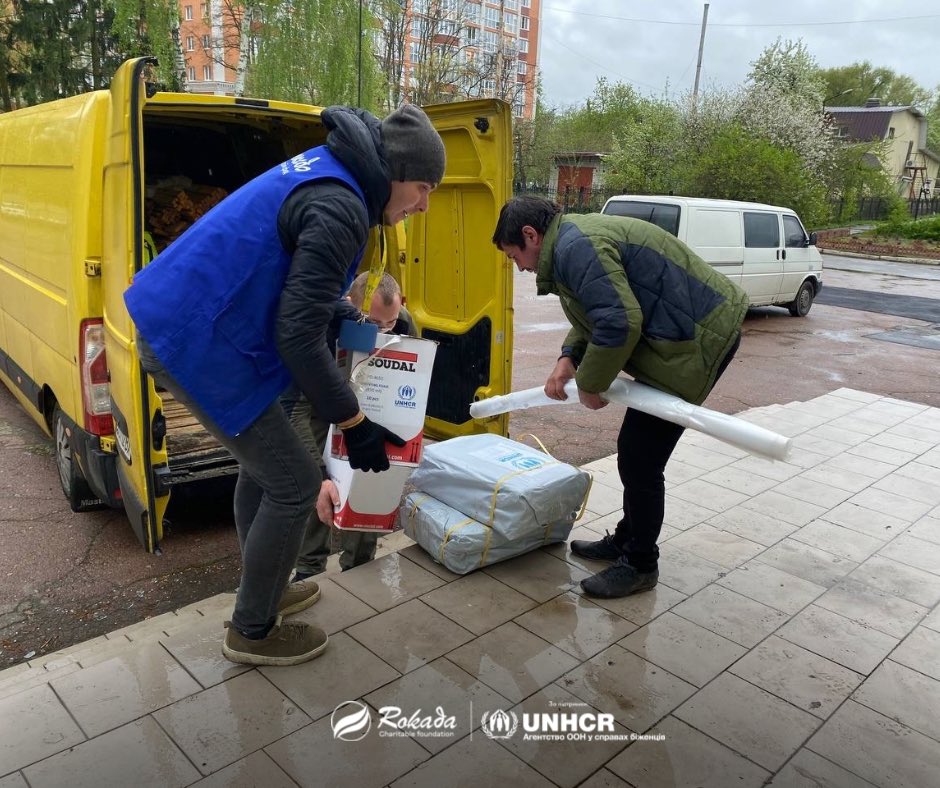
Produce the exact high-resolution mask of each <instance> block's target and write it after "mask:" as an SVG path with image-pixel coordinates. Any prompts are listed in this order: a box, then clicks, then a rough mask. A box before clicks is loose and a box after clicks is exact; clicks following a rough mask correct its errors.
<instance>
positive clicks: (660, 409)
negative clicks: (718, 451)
mask: <svg viewBox="0 0 940 788" xmlns="http://www.w3.org/2000/svg"><path fill="white" fill-rule="evenodd" d="M565 393H566V394H567V395H568V399H567V400H555V399H551V398H550V397H549V396H548V395H546V394H545V391H544V390H543V389H541V388H533V389H525V390H523V391H514V392H512V393H510V394H504V395H503V396H500V397H490V398H489V399H484V400H480V401H479V402H474V403H473V404H472V405H471V406H470V415H471V416H472V417H473V418H475V419H485V418H487V417H489V416H498V415H499V414H501V413H508V412H509V411H512V410H525V409H527V408H535V407H539V406H542V405H565V404H577V403H578V401H579V400H578V384H577V383H576V382H575V380H574V379H573V378H572V379H571V380H569V381H568V383H567V384H566V385H565ZM601 397H603V398H604V399H605V400H607V401H608V402H615V403H617V404H618V405H626V406H627V407H628V408H636V409H637V410H642V411H643V412H644V413H649V414H650V415H651V416H658V417H659V418H661V419H665V420H666V421H671V422H672V423H673V424H678V425H680V426H682V427H690V428H692V429H693V430H698V431H699V432H704V433H705V434H706V435H711V436H712V437H713V438H718V440H721V441H724V442H725V443H730V444H731V445H732V446H737V447H738V448H739V449H743V450H744V451H747V452H750V453H751V454H757V455H760V456H761V457H767V458H768V459H771V460H785V459H786V458H787V455H788V454H789V453H790V439H789V438H786V437H784V436H783V435H780V434H778V433H776V432H773V431H772V430H768V429H765V428H764V427H760V426H758V425H757V424H751V423H750V422H748V421H744V419H739V418H737V417H735V416H729V415H728V414H726V413H719V412H718V411H715V410H710V409H708V408H703V407H702V406H701V405H692V404H691V403H688V402H686V401H685V400H683V399H680V398H679V397H676V396H673V395H672V394H667V393H666V392H665V391H660V390H659V389H654V388H653V387H652V386H647V385H645V384H644V383H638V382H637V381H635V380H626V379H624V378H616V379H615V380H614V382H613V383H611V384H610V388H609V389H607V391H605V392H603V393H602V394H601Z"/></svg>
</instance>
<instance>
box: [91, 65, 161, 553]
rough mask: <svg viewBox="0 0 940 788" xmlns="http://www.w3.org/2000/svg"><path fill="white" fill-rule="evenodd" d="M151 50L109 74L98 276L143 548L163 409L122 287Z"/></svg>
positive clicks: (152, 524) (127, 487) (147, 545)
mask: <svg viewBox="0 0 940 788" xmlns="http://www.w3.org/2000/svg"><path fill="white" fill-rule="evenodd" d="M152 62H155V61H154V59H153V58H137V59H135V60H129V61H127V62H126V63H125V64H124V65H122V66H121V67H120V68H119V69H118V71H117V73H116V74H115V75H114V80H113V81H112V82H111V114H110V119H109V127H108V130H107V131H108V140H107V145H106V146H105V150H104V197H103V202H104V205H103V211H102V216H103V218H102V232H103V238H104V244H103V248H102V261H101V277H102V292H103V303H104V309H103V311H104V326H105V346H106V349H107V358H108V371H109V374H110V381H111V411H112V414H113V416H114V437H115V444H116V447H115V448H116V450H117V455H118V460H117V473H118V481H119V482H120V485H121V494H122V496H123V498H124V508H125V510H126V511H127V516H128V519H129V520H130V522H131V526H132V527H133V529H134V533H135V534H136V535H137V538H138V539H139V540H140V543H141V544H142V545H143V547H144V549H146V550H147V551H148V552H156V551H158V550H159V545H160V539H161V537H162V536H163V514H164V512H165V511H166V506H167V503H169V498H170V496H169V485H168V483H167V482H168V480H169V469H168V466H167V455H166V447H165V444H164V440H163V434H162V429H161V427H162V425H163V424H164V421H163V416H162V414H161V413H160V400H159V398H158V397H157V396H156V393H155V391H154V388H153V381H152V380H151V379H150V378H149V377H148V376H147V375H146V373H145V372H144V371H143V370H142V369H141V368H140V363H139V361H138V358H137V345H136V337H135V333H134V324H133V322H132V321H131V318H130V315H129V314H128V313H127V310H126V309H125V307H124V291H125V290H126V289H127V288H128V286H129V285H130V283H131V280H132V279H133V277H134V274H135V273H137V271H139V270H140V269H141V267H142V266H143V265H144V262H145V257H144V232H143V217H144V206H143V199H144V184H143V122H142V110H143V105H144V103H145V102H146V100H147V96H146V87H145V85H144V80H143V72H144V69H145V68H146V67H147V66H148V65H149V64H150V63H152Z"/></svg>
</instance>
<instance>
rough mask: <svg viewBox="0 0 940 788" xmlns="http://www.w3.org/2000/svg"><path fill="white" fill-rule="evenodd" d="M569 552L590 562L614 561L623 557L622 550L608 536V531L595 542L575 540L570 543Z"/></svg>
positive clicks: (612, 538)
mask: <svg viewBox="0 0 940 788" xmlns="http://www.w3.org/2000/svg"><path fill="white" fill-rule="evenodd" d="M571 552H572V553H574V554H575V555H577V556H580V557H581V558H588V559H590V560H591V561H616V560H617V559H618V558H620V556H622V555H623V550H621V549H620V548H619V547H617V545H616V544H615V543H614V537H613V536H611V535H610V532H609V531H608V532H607V536H605V537H604V538H603V539H600V540H599V541H597V542H588V541H587V540H586V539H575V540H574V541H573V542H572V543H571Z"/></svg>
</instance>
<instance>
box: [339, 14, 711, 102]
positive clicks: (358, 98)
mask: <svg viewBox="0 0 940 788" xmlns="http://www.w3.org/2000/svg"><path fill="white" fill-rule="evenodd" d="M706 8H707V6H706ZM699 59H700V60H701V55H699ZM356 76H357V84H356V106H357V107H361V106H362V0H359V48H358V49H357V50H356Z"/></svg>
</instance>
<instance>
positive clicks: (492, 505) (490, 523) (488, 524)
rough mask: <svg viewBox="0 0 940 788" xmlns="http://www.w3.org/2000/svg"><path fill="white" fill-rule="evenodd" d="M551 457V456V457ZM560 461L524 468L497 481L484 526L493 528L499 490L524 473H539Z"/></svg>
mask: <svg viewBox="0 0 940 788" xmlns="http://www.w3.org/2000/svg"><path fill="white" fill-rule="evenodd" d="M549 457H551V455H549ZM558 464H559V463H558V460H552V461H551V462H546V463H544V464H543V465H537V466H535V467H534V468H523V469H522V470H521V471H513V472H512V473H507V474H506V475H505V476H503V477H502V478H501V479H499V480H497V482H496V484H495V485H494V487H493V498H492V500H491V501H490V515H489V518H488V519H487V521H486V522H485V523H483V525H485V526H486V527H487V528H492V527H493V518H494V517H496V496H497V495H499V488H500V487H502V486H503V485H504V484H505V483H506V482H508V481H509V480H510V479H514V478H515V477H516V476H522V474H524V473H531V472H532V471H539V470H541V469H542V468H547V467H548V466H549V465H558Z"/></svg>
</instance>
